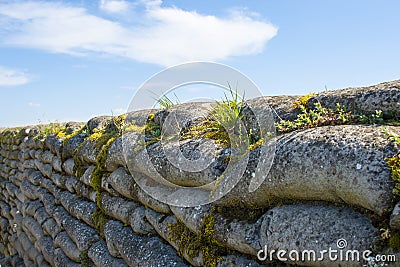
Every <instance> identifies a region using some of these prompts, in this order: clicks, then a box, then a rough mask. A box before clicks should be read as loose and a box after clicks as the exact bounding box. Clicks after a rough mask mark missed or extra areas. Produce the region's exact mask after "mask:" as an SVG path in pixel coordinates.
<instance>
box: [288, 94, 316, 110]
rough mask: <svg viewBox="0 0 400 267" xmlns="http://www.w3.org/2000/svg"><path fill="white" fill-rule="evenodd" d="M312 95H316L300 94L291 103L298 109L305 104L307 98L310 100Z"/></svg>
mask: <svg viewBox="0 0 400 267" xmlns="http://www.w3.org/2000/svg"><path fill="white" fill-rule="evenodd" d="M314 96H316V94H315V93H311V94H307V95H303V96H300V97H299V99H298V100H297V101H295V102H294V103H293V107H294V108H296V109H299V108H300V106H303V107H305V106H307V103H308V100H310V98H311V97H314Z"/></svg>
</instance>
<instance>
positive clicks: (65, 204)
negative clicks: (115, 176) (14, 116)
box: [0, 128, 185, 266]
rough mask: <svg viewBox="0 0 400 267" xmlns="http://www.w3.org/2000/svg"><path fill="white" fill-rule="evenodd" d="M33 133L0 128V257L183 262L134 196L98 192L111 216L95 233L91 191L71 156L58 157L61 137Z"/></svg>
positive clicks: (39, 261) (9, 260)
mask: <svg viewBox="0 0 400 267" xmlns="http://www.w3.org/2000/svg"><path fill="white" fill-rule="evenodd" d="M11 135H12V136H13V137H11ZM35 136H37V130H36V129H35V128H24V129H22V130H18V131H17V130H14V131H7V132H3V133H2V142H1V166H0V167H1V168H0V170H1V173H0V174H1V179H2V180H1V196H2V197H1V201H0V205H1V215H2V217H1V225H0V227H1V238H2V241H3V244H4V248H3V250H4V251H2V252H3V253H4V255H5V256H7V257H6V258H5V259H3V260H2V264H9V265H12V266H81V265H83V266H91V265H95V266H127V265H129V266H138V265H140V266H154V265H155V264H158V263H159V264H162V265H168V264H174V265H177V266H183V265H185V263H184V262H183V260H182V259H181V258H179V257H178V256H177V255H176V253H175V250H174V249H173V248H172V247H170V246H169V245H167V244H165V243H163V242H162V241H161V239H160V238H158V237H157V236H155V234H153V233H154V230H153V229H152V227H151V226H150V225H149V224H148V223H147V222H146V221H144V210H145V207H144V206H143V205H141V204H139V203H137V202H133V201H127V200H125V199H122V198H121V197H116V196H113V195H111V194H103V195H102V199H103V200H102V203H104V209H105V211H106V212H107V215H109V216H110V217H108V218H107V219H109V220H110V221H109V223H107V224H105V225H104V228H105V229H109V228H110V227H112V231H104V235H103V231H102V232H101V233H100V232H99V231H98V229H96V225H95V220H94V219H95V217H96V215H95V214H96V210H98V209H99V208H98V206H97V205H96V191H95V190H93V188H92V187H91V186H90V182H89V183H88V184H85V183H84V182H82V181H85V177H86V176H84V177H82V181H80V180H78V179H77V178H76V177H75V176H74V175H75V174H74V171H73V165H74V162H73V159H72V158H69V159H66V160H62V158H63V156H62V140H61V139H57V138H56V136H55V135H52V136H48V137H47V138H46V140H44V141H40V140H37V139H35V138H34V137H35ZM91 169H93V166H91V168H89V170H88V173H89V171H90V170H91ZM88 175H90V174H88ZM86 182H87V181H86ZM114 195H118V194H117V193H115V192H114ZM113 219H114V220H113ZM117 220H119V223H118V222H117ZM130 222H132V223H130ZM112 223H113V224H112ZM109 224H112V225H113V226H108V225H109ZM131 224H132V227H130V225H131ZM107 227H108V228H107ZM118 227H119V228H118ZM122 231H123V232H124V233H125V235H124V236H125V239H124V241H125V242H122V240H121V237H120V235H121V232H122ZM101 235H103V236H101ZM128 236H129V238H126V237H128ZM146 244H147V245H146ZM139 248H140V249H139ZM154 251H160V252H162V253H158V254H154ZM152 253H153V254H154V255H153V256H151V257H150V258H149V255H150V254H152ZM2 266H3V265H2Z"/></svg>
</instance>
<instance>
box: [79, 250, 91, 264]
mask: <svg viewBox="0 0 400 267" xmlns="http://www.w3.org/2000/svg"><path fill="white" fill-rule="evenodd" d="M79 262H80V263H81V264H82V266H83V267H90V266H92V261H91V260H90V258H89V256H88V250H87V249H86V250H84V251H82V252H81V253H80V254H79Z"/></svg>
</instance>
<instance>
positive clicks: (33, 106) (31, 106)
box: [28, 102, 41, 108]
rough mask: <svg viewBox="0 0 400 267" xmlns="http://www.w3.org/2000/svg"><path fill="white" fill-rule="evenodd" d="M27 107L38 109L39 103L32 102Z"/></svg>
mask: <svg viewBox="0 0 400 267" xmlns="http://www.w3.org/2000/svg"><path fill="white" fill-rule="evenodd" d="M28 106H29V107H30V108H40V106H41V105H40V104H39V103H33V102H29V103H28Z"/></svg>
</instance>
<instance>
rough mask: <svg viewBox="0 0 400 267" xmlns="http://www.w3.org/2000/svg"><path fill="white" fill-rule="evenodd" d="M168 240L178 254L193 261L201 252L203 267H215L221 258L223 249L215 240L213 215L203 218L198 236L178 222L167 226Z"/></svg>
mask: <svg viewBox="0 0 400 267" xmlns="http://www.w3.org/2000/svg"><path fill="white" fill-rule="evenodd" d="M168 228H169V239H170V240H171V241H172V242H175V243H176V244H177V245H178V247H179V250H178V254H179V255H180V256H183V255H184V254H187V255H188V256H189V258H191V259H193V258H194V257H196V256H198V255H199V253H200V252H201V255H202V259H203V266H217V263H218V262H219V261H222V260H223V258H222V257H221V256H220V255H222V254H223V253H224V252H225V250H226V249H225V248H223V247H222V246H221V244H219V243H218V242H217V241H216V240H215V233H216V231H215V229H214V214H213V213H211V214H207V215H205V216H204V219H203V221H202V226H201V230H200V233H199V234H196V233H194V232H192V231H191V230H190V229H189V228H187V227H186V225H185V224H184V223H183V222H181V221H180V220H178V221H177V222H176V223H175V224H170V225H168Z"/></svg>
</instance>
